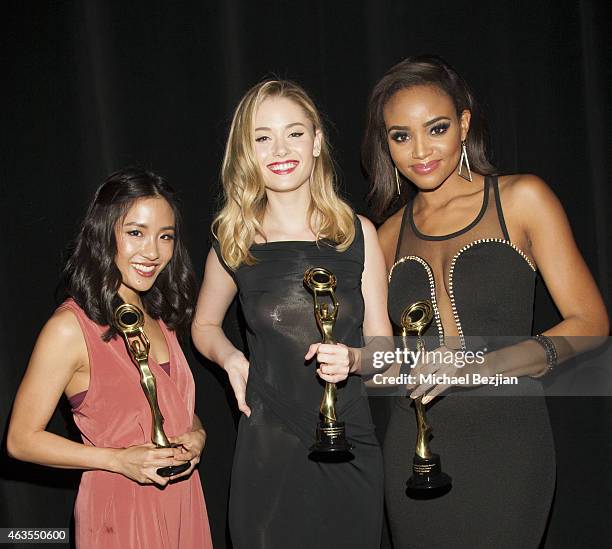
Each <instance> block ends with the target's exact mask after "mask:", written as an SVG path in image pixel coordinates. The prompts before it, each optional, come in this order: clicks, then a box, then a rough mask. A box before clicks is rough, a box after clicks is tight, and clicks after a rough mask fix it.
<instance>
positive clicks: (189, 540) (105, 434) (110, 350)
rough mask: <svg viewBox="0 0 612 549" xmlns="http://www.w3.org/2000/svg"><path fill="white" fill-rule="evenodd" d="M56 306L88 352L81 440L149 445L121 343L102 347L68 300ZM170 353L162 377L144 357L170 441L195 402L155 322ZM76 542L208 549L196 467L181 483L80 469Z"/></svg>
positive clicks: (133, 371) (174, 347)
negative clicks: (69, 317) (70, 319)
mask: <svg viewBox="0 0 612 549" xmlns="http://www.w3.org/2000/svg"><path fill="white" fill-rule="evenodd" d="M60 309H69V310H70V311H72V312H73V313H74V314H75V316H76V317H77V319H78V321H79V324H80V325H81V329H82V331H83V335H84V336H85V341H86V343H87V350H88V353H89V368H90V382H89V389H88V391H87V394H86V395H85V398H84V400H83V401H82V402H81V404H80V405H79V406H78V407H77V408H74V409H73V410H72V412H73V417H74V421H75V423H76V425H77V427H78V428H79V430H80V432H81V436H82V438H83V443H84V444H86V445H89V446H97V447H101V448H125V447H127V446H134V445H139V444H145V443H147V442H150V441H151V412H150V408H149V404H148V402H147V399H146V396H145V394H144V392H143V390H142V389H141V387H140V376H139V372H138V369H137V368H136V366H135V365H134V364H133V363H132V361H131V360H130V358H129V356H128V353H127V351H126V349H125V344H124V342H123V340H122V339H119V338H115V339H113V340H111V341H110V342H108V343H105V342H104V341H103V340H102V339H101V335H102V334H103V333H104V332H105V330H106V328H105V327H104V326H99V325H98V324H96V323H95V322H93V321H92V320H90V319H89V318H88V317H87V315H86V314H85V313H84V311H83V310H82V309H81V308H80V307H79V306H78V305H77V304H76V303H75V302H74V301H73V300H72V299H69V300H67V301H66V302H64V303H63V304H62V305H61V306H60ZM159 325H160V327H161V330H162V332H163V334H164V336H165V338H166V343H167V345H168V350H169V353H170V364H171V368H170V375H168V374H166V373H165V372H164V371H163V369H162V368H161V367H160V366H159V364H157V363H156V362H155V361H153V360H152V359H149V366H150V368H151V371H152V372H153V374H154V375H155V377H156V380H157V393H158V400H159V407H160V410H161V412H162V414H163V416H164V418H165V422H164V431H165V432H166V434H167V435H168V436H169V437H171V436H177V435H180V434H182V433H184V432H186V431H189V430H190V429H191V426H192V421H193V412H194V405H195V385H194V382H193V376H192V375H191V371H190V370H189V366H188V364H187V361H186V359H185V356H184V355H183V352H182V350H181V348H180V346H179V344H178V341H177V339H176V335H175V334H174V332H172V331H170V330H168V328H167V327H166V326H165V324H164V323H163V322H162V321H161V320H160V321H159ZM75 527H76V533H75V534H76V535H75V539H76V545H77V547H79V548H83V549H90V548H96V549H98V548H122V549H123V548H126V549H128V548H129V549H140V548H142V549H145V548H146V549H170V548H172V549H175V548H185V549H191V548H197V549H209V548H212V541H211V537H210V528H209V525H208V515H207V513H206V504H205V503H204V495H203V493H202V487H201V484H200V478H199V476H198V472H197V470H196V471H194V472H193V473H192V474H191V476H190V477H189V478H187V479H185V480H181V481H179V482H176V483H172V484H168V485H167V486H166V487H165V488H163V489H160V488H159V487H157V486H156V485H140V484H138V483H137V482H134V481H132V480H130V479H128V478H126V477H124V476H123V475H120V474H117V473H111V472H109V471H85V472H84V473H83V476H82V477H81V484H80V486H79V493H78V496H77V500H76V504H75Z"/></svg>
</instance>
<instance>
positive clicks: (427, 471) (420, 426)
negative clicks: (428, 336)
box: [401, 300, 452, 499]
mask: <svg viewBox="0 0 612 549" xmlns="http://www.w3.org/2000/svg"><path fill="white" fill-rule="evenodd" d="M432 319H433V307H432V305H431V301H429V300H425V301H417V302H415V303H413V304H412V305H409V306H408V307H406V308H405V309H404V311H403V312H402V316H401V323H402V342H403V344H404V347H405V348H406V349H408V347H409V346H408V341H407V337H408V335H409V334H411V333H413V334H414V333H416V335H417V349H416V350H417V351H425V343H424V342H423V337H422V336H423V333H424V332H425V330H426V329H427V327H428V326H429V325H430V324H431V321H432ZM414 409H415V412H416V419H417V440H416V449H415V453H414V458H413V461H412V476H411V477H410V478H409V479H408V482H407V483H406V486H407V489H406V494H407V495H408V496H410V497H414V498H418V499H426V498H434V497H438V496H441V495H443V494H445V493H447V492H448V491H449V490H450V489H451V488H452V484H451V482H452V479H451V477H449V476H448V475H447V474H446V473H443V472H442V468H441V463H440V456H439V455H438V454H434V453H432V452H431V449H430V448H429V441H430V439H431V431H432V430H431V427H430V426H429V425H428V423H427V417H426V416H425V405H424V404H423V396H422V395H421V396H419V397H417V398H416V399H414Z"/></svg>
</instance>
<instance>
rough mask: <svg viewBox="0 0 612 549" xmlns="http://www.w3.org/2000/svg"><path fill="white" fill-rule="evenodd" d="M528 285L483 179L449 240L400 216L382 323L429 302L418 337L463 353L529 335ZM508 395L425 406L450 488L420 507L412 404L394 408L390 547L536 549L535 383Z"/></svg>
mask: <svg viewBox="0 0 612 549" xmlns="http://www.w3.org/2000/svg"><path fill="white" fill-rule="evenodd" d="M535 278H536V268H535V266H534V264H533V262H532V261H531V259H530V258H529V257H528V256H527V255H526V254H525V253H524V252H523V251H521V250H520V249H519V248H518V247H517V246H515V245H514V244H513V243H512V242H511V240H510V237H509V235H508V231H507V229H506V225H505V222H504V216H503V212H502V207H501V201H500V194H499V188H498V182H497V178H496V177H487V178H486V179H485V184H484V190H483V202H482V208H481V210H480V212H479V214H478V216H477V217H476V219H474V220H473V222H472V223H470V224H469V225H468V226H467V227H465V228H464V229H462V230H460V231H457V232H455V233H452V234H449V235H445V236H429V235H425V234H422V233H421V232H420V231H419V230H418V228H417V227H416V225H415V222H414V218H413V211H412V203H409V204H408V205H407V206H406V209H405V211H404V216H403V220H402V227H401V230H400V236H399V239H398V246H397V253H396V261H395V264H394V265H393V267H392V269H391V272H390V274H389V302H388V303H389V315H390V317H391V319H392V321H393V322H394V324H395V325H397V326H399V325H400V316H401V313H402V311H403V310H404V308H405V307H406V306H408V305H410V304H411V303H414V302H415V301H419V300H423V299H429V300H431V301H432V303H433V305H434V312H435V316H434V320H433V322H432V324H431V325H430V327H429V329H428V332H427V334H426V335H427V336H431V335H433V336H436V337H434V338H433V339H434V340H435V341H436V343H439V344H440V345H442V344H445V343H446V344H447V346H448V347H454V348H458V347H459V346H460V347H462V348H465V347H466V346H467V347H468V348H469V341H470V339H471V338H474V339H476V338H481V337H485V338H487V337H490V338H495V337H498V336H529V335H531V329H532V320H533V304H534V288H535ZM443 319H444V321H443ZM445 327H446V332H447V333H446V335H445ZM449 336H455V337H454V338H450V337H449ZM451 339H452V340H453V343H452V344H451V343H450V340H451ZM428 350H432V349H428ZM519 385H520V395H521V396H503V394H504V389H503V388H502V387H499V388H498V389H497V390H496V391H495V392H494V393H491V391H490V390H489V391H488V392H485V391H482V390H481V389H482V388H461V389H453V392H454V393H456V394H453V395H451V396H442V397H438V398H437V399H434V401H433V402H432V403H430V404H429V405H428V406H427V417H428V420H429V423H430V424H431V426H432V428H433V434H434V438H433V440H432V441H431V448H432V451H433V452H435V453H437V454H439V455H440V456H441V459H442V468H443V470H444V471H445V472H446V473H448V474H449V475H450V476H451V477H452V478H453V488H452V490H451V491H450V492H448V493H447V494H445V495H443V496H441V497H439V498H437V499H431V500H420V499H412V498H409V497H407V496H406V494H405V489H406V480H407V479H408V478H409V477H410V476H411V468H412V456H413V455H414V449H415V440H416V421H415V413H414V407H413V405H412V402H411V399H410V398H397V399H396V402H395V403H394V405H393V410H392V413H391V419H390V422H389V425H388V428H387V433H386V438H385V444H384V452H383V453H384V460H385V499H386V505H387V510H388V517H389V524H390V528H391V534H392V538H393V547H394V549H409V548H410V549H412V548H425V547H426V548H428V549H433V548H444V549H447V548H448V549H450V548H452V549H456V548H463V547H465V548H470V549H475V548H483V549H484V548H487V549H489V548H491V547H495V548H498V549H502V548H507V549H516V548H517V547H524V548H537V547H538V545H539V543H540V540H541V538H542V535H543V533H544V530H545V527H546V522H547V519H548V514H549V511H550V506H551V502H552V497H553V493H554V486H555V454H554V446H553V438H552V431H551V427H550V423H549V418H548V411H547V408H546V403H545V400H544V398H543V396H542V387H541V384H540V383H539V382H538V381H537V380H534V379H531V378H529V377H522V378H520V379H519ZM516 391H517V388H516V387H514V388H513V393H512V394H514V395H516V394H517V393H516ZM459 392H460V393H462V394H461V395H458V394H457V393H459ZM484 395H489V396H484ZM491 395H493V396H491Z"/></svg>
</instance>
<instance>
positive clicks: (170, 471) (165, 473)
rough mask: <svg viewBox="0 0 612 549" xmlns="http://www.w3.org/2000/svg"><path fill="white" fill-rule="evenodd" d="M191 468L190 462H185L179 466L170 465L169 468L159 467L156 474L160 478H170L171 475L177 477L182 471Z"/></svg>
mask: <svg viewBox="0 0 612 549" xmlns="http://www.w3.org/2000/svg"><path fill="white" fill-rule="evenodd" d="M189 467H191V462H189V461H186V462H185V463H181V464H180V465H170V466H169V467H160V468H159V469H158V470H157V471H156V473H157V474H158V475H159V476H160V477H171V476H173V475H179V474H180V473H183V472H184V471H187V469H189Z"/></svg>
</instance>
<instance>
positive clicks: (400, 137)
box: [391, 132, 410, 143]
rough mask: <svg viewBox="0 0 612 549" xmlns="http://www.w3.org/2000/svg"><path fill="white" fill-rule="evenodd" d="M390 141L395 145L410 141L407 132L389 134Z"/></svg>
mask: <svg viewBox="0 0 612 549" xmlns="http://www.w3.org/2000/svg"><path fill="white" fill-rule="evenodd" d="M391 139H392V140H393V141H395V142H396V143H404V142H405V141H408V139H410V135H409V134H408V132H393V133H392V134H391Z"/></svg>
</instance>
